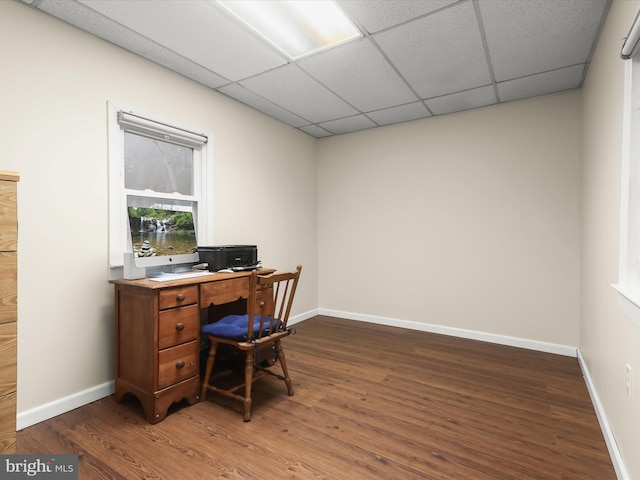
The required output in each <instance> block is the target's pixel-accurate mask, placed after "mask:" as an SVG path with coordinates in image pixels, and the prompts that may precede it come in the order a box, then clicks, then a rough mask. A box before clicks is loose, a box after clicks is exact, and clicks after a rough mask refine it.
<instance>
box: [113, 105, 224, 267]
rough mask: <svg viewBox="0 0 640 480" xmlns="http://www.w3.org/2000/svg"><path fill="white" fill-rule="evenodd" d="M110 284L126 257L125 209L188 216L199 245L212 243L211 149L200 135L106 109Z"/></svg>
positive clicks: (127, 243) (127, 248)
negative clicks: (170, 209)
mask: <svg viewBox="0 0 640 480" xmlns="http://www.w3.org/2000/svg"><path fill="white" fill-rule="evenodd" d="M108 115H109V119H108V122H109V123H108V125H109V267H110V269H109V271H110V273H109V278H110V279H115V278H122V266H123V259H124V255H123V254H124V252H127V251H130V250H129V249H130V246H129V234H128V222H129V218H128V212H127V207H128V206H131V205H138V206H147V205H146V204H147V203H150V202H157V201H158V200H161V201H163V202H166V204H168V205H170V204H172V205H180V206H181V207H182V208H187V209H188V210H190V211H192V212H193V216H194V220H195V223H196V234H197V237H198V238H197V240H198V244H199V245H211V244H212V243H213V242H212V236H213V235H212V230H213V222H212V210H213V209H212V198H213V179H212V175H211V171H212V168H211V159H210V156H211V148H210V145H209V138H208V137H207V136H206V135H204V134H198V133H194V132H193V131H190V130H188V129H183V128H178V127H175V126H171V125H169V124H167V123H163V122H159V121H155V120H151V119H150V118H147V116H142V115H138V114H137V113H135V114H134V113H132V112H131V111H130V110H129V109H125V108H118V107H117V106H116V105H114V104H112V103H110V102H109V103H108Z"/></svg>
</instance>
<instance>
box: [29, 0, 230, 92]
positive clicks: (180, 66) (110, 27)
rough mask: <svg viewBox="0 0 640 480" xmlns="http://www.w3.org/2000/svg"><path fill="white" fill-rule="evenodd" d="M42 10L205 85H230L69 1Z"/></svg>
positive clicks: (45, 4)
mask: <svg viewBox="0 0 640 480" xmlns="http://www.w3.org/2000/svg"><path fill="white" fill-rule="evenodd" d="M39 6H40V9H41V10H43V11H45V12H47V13H49V14H51V15H54V16H55V17H57V18H60V19H61V20H64V21H65V22H67V23H69V24H71V25H73V26H75V27H77V28H80V29H81V30H85V31H88V32H90V33H91V34H93V35H95V36H97V37H100V38H102V39H104V40H107V41H108V42H111V43H113V44H115V45H118V46H120V47H122V48H124V49H126V50H129V51H130V52H132V53H135V54H138V55H140V56H142V57H144V58H146V59H147V60H150V61H152V62H155V63H157V64H158V65H162V66H163V67H166V68H168V69H169V70H172V71H174V72H176V73H179V74H180V75H183V76H185V77H187V78H191V79H192V80H195V81H196V82H198V83H201V84H202V85H205V86H207V87H210V88H216V87H219V86H221V85H224V84H225V83H227V82H228V81H227V80H225V79H224V78H222V77H221V76H220V75H218V74H216V73H214V72H212V71H210V70H207V69H206V68H203V67H202V66H200V65H198V64H195V63H193V62H191V61H190V60H189V59H187V58H185V57H183V56H182V55H178V54H176V53H175V52H173V51H171V50H169V49H167V48H165V47H163V46H162V45H159V44H157V43H155V42H152V41H151V40H149V39H148V38H146V37H143V36H142V35H139V34H138V33H136V32H134V31H132V30H130V29H128V28H125V27H123V26H122V25H120V24H119V23H116V22H114V21H113V20H111V19H108V18H106V17H104V16H103V15H101V14H99V13H97V12H96V11H94V10H92V9H90V8H88V7H86V6H84V5H82V4H71V3H70V2H68V1H67V0H57V1H55V0H45V1H43V2H42V3H40V4H39Z"/></svg>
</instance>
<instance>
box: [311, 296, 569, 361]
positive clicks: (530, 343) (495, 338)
mask: <svg viewBox="0 0 640 480" xmlns="http://www.w3.org/2000/svg"><path fill="white" fill-rule="evenodd" d="M318 314H319V315H327V316H329V317H338V318H346V319H347V320H359V321H362V322H369V323H377V324H380V325H388V326H391V327H400V328H407V329H409V330H420V331H422V332H429V333H439V334H442V335H450V336H452V337H461V338H468V339H470V340H480V341H482V342H489V343H497V344H499V345H508V346H511V347H519V348H526V349H528V350H537V351H539V352H546V353H556V354H558V355H564V356H567V357H576V356H577V351H578V349H577V347H572V346H568V345H559V344H556V343H548V342H540V341H538V340H528V339H526V338H518V337H508V336H506V335H496V334H494V333H485V332H477V331H474V330H465V329H462V328H454V327H444V326H442V325H433V324H429V323H422V322H414V321H411V320H399V319H396V318H389V317H378V316H375V315H363V314H357V313H351V312H342V311H338V310H327V309H322V308H321V309H319V310H318Z"/></svg>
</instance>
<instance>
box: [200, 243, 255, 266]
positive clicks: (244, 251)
mask: <svg viewBox="0 0 640 480" xmlns="http://www.w3.org/2000/svg"><path fill="white" fill-rule="evenodd" d="M198 255H199V256H200V262H203V263H207V264H208V268H209V271H210V272H217V271H218V270H228V269H231V270H234V271H242V270H254V269H256V268H259V267H260V262H259V261H258V247H257V246H256V245H219V246H215V247H200V246H198Z"/></svg>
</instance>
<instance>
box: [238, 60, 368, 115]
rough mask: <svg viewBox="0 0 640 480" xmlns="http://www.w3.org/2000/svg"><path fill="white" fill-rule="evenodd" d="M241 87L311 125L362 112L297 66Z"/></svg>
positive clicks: (266, 73) (286, 68) (243, 82)
mask: <svg viewBox="0 0 640 480" xmlns="http://www.w3.org/2000/svg"><path fill="white" fill-rule="evenodd" d="M240 84H241V85H242V86H243V87H245V88H247V89H249V90H251V91H252V92H254V93H255V94H257V95H260V96H261V97H263V98H266V99H267V100H269V101H271V102H273V103H275V104H277V105H280V106H281V107H282V108H284V109H286V110H288V111H290V112H291V113H293V114H295V115H298V116H299V117H301V118H304V119H305V120H307V121H308V123H320V122H324V121H327V120H333V119H334V118H341V117H347V116H350V115H354V114H356V113H358V112H357V110H355V109H354V108H353V107H351V106H349V105H348V104H346V103H345V102H344V101H342V100H341V99H340V98H338V97H337V96H336V95H334V94H333V93H331V92H330V91H329V90H327V89H326V88H325V87H323V86H322V85H320V84H319V83H318V82H317V81H316V80H314V79H313V78H311V77H310V76H309V75H308V74H307V73H305V72H304V71H302V70H301V69H300V68H299V67H298V66H297V65H293V64H289V65H286V66H284V67H281V68H277V69H275V70H271V71H268V72H265V73H263V74H262V75H257V76H255V77H252V78H249V79H247V80H243V81H242V82H240Z"/></svg>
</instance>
